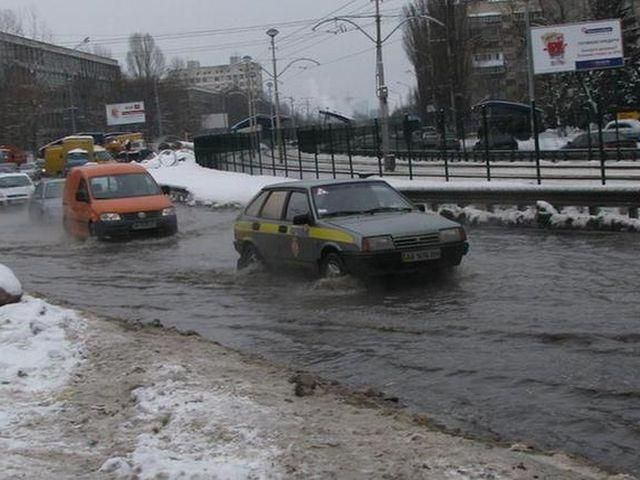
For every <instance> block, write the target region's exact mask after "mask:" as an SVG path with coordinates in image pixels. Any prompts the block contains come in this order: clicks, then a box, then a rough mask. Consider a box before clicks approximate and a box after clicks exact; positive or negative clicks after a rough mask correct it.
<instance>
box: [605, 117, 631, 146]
mask: <svg viewBox="0 0 640 480" xmlns="http://www.w3.org/2000/svg"><path fill="white" fill-rule="evenodd" d="M617 122H618V132H619V133H621V134H623V135H626V136H627V137H631V138H634V139H635V140H637V141H640V120H633V119H629V120H618V121H617ZM604 130H605V131H607V132H615V131H616V120H613V121H611V122H609V123H607V125H606V126H605V127H604Z"/></svg>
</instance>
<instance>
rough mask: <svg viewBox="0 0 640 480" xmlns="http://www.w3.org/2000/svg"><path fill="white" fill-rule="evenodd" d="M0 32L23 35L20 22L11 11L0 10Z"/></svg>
mask: <svg viewBox="0 0 640 480" xmlns="http://www.w3.org/2000/svg"><path fill="white" fill-rule="evenodd" d="M0 32H5V33H11V34H13V35H24V30H23V28H22V20H21V19H20V17H19V16H18V15H17V14H16V12H15V11H13V10H8V9H2V10H0Z"/></svg>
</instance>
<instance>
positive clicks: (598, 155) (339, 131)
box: [195, 123, 640, 185]
mask: <svg viewBox="0 0 640 480" xmlns="http://www.w3.org/2000/svg"><path fill="white" fill-rule="evenodd" d="M282 133H283V138H284V144H285V148H284V149H283V151H282V154H280V152H279V149H278V148H276V146H275V145H274V142H273V141H272V139H273V138H274V135H272V134H268V133H267V134H264V132H262V133H256V134H247V133H233V134H224V135H210V136H202V137H197V138H196V139H195V151H196V159H197V161H198V163H199V164H200V165H202V166H205V167H208V168H215V169H219V170H227V171H234V172H243V173H249V174H254V175H255V174H259V175H263V174H264V175H274V176H283V177H295V178H345V177H351V178H354V177H358V176H360V177H362V176H370V175H379V176H382V177H385V176H393V177H405V178H407V179H418V178H434V179H444V180H445V181H454V180H486V181H498V180H519V181H522V180H524V181H527V182H530V183H538V184H542V183H553V182H556V183H557V182H560V181H562V182H566V181H570V182H571V183H576V182H581V183H585V182H586V183H598V184H603V185H604V184H607V183H614V182H618V183H620V182H630V181H632V182H637V181H640V162H638V160H640V150H638V149H636V148H619V147H618V148H613V149H605V148H597V147H593V148H592V147H591V145H590V148H587V149H560V150H542V151H538V152H536V151H521V150H515V149H512V150H491V149H490V148H488V144H489V142H488V141H484V142H483V141H482V140H481V141H479V142H477V143H476V144H475V145H467V144H466V143H465V142H459V143H458V146H459V148H451V142H450V141H448V140H447V139H446V136H443V137H442V138H443V139H444V140H443V141H442V144H441V146H440V147H439V148H424V147H423V146H422V145H421V144H420V143H419V142H415V141H414V140H413V133H412V132H411V131H407V129H403V128H402V127H401V126H395V127H393V126H392V129H391V146H392V148H393V150H392V152H391V153H392V163H390V162H389V161H388V159H387V161H385V159H383V157H382V152H381V139H380V128H379V126H378V125H377V123H374V124H372V125H367V126H359V127H351V126H332V125H327V126H321V127H320V126H316V127H305V128H299V129H296V130H291V129H289V130H283V132H282Z"/></svg>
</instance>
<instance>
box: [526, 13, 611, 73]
mask: <svg viewBox="0 0 640 480" xmlns="http://www.w3.org/2000/svg"><path fill="white" fill-rule="evenodd" d="M531 47H532V50H533V71H534V72H535V73H536V74H543V73H562V72H580V71H587V70H600V69H605V68H617V67H622V66H624V48H623V44H622V26H621V23H620V20H619V19H617V20H601V21H595V22H585V23H572V24H565V25H555V26H550V27H535V28H532V29H531Z"/></svg>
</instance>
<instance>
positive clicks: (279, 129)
mask: <svg viewBox="0 0 640 480" xmlns="http://www.w3.org/2000/svg"><path fill="white" fill-rule="evenodd" d="M278 33H280V32H279V31H278V30H277V29H275V28H270V29H269V30H267V35H269V36H270V37H271V53H272V60H273V88H274V91H275V109H276V142H277V144H278V159H279V160H280V163H282V162H284V148H283V145H282V124H281V123H280V94H279V92H278V64H277V61H276V35H278Z"/></svg>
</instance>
